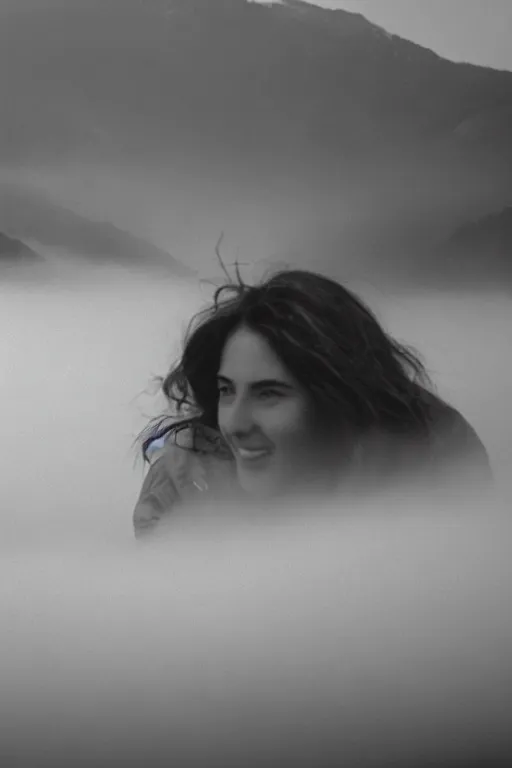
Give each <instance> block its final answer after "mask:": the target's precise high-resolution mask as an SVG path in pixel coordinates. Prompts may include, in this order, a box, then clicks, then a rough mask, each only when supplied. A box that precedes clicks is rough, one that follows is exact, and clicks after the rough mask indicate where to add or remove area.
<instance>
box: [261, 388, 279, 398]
mask: <svg viewBox="0 0 512 768" xmlns="http://www.w3.org/2000/svg"><path fill="white" fill-rule="evenodd" d="M260 397H261V398H263V399H264V400H268V399H269V398H272V397H281V392H278V391H277V389H262V390H261V392H260Z"/></svg>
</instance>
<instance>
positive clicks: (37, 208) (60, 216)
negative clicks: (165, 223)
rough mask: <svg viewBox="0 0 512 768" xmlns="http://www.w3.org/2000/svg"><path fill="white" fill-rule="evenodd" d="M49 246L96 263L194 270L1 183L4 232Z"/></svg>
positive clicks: (183, 271)
mask: <svg viewBox="0 0 512 768" xmlns="http://www.w3.org/2000/svg"><path fill="white" fill-rule="evenodd" d="M1 230H4V231H8V232H9V233H10V234H12V235H14V236H16V237H20V238H22V239H26V240H31V241H36V242H39V243H41V245H44V246H47V247H50V248H51V247H55V248H59V249H64V250H67V251H69V252H70V255H71V256H74V257H75V258H77V257H82V258H83V257H85V258H87V259H89V260H91V261H92V262H97V263H108V262H114V263H118V264H122V265H125V266H130V265H134V264H137V265H140V266H143V265H144V264H146V265H147V266H148V267H151V266H154V267H159V268H162V267H163V268H165V269H166V270H168V271H169V274H174V275H176V276H178V277H190V276H191V275H192V272H191V270H189V269H188V268H187V267H185V266H184V265H183V264H181V263H180V262H179V261H177V260H176V259H173V258H172V256H171V255H170V254H169V253H166V252H165V251H163V250H162V249H160V248H157V247H156V246H154V245H153V244H151V243H149V242H147V241H145V240H142V239H140V238H137V237H134V236H133V235H131V234H129V233H127V232H123V231H122V230H120V229H118V228H117V227H115V226H113V225H112V224H110V223H108V222H101V221H100V222H98V221H91V220H89V219H87V218H85V217H83V216H80V215H78V214H77V213H74V212H73V211H71V210H68V209H66V208H63V207H61V206H58V205H55V204H53V203H52V202H50V201H49V200H47V199H46V198H45V197H44V196H43V195H41V194H39V193H37V192H35V191H34V190H31V189H28V188H23V187H18V186H16V185H13V184H0V231H1Z"/></svg>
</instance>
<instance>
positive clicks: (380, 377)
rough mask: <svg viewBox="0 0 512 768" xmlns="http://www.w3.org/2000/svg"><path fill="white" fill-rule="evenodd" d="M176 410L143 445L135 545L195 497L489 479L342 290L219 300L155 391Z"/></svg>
mask: <svg viewBox="0 0 512 768" xmlns="http://www.w3.org/2000/svg"><path fill="white" fill-rule="evenodd" d="M163 391H164V393H165V395H166V397H167V399H168V401H169V404H170V405H171V406H173V410H174V413H173V416H172V418H164V419H160V420H158V421H157V422H156V424H155V423H153V424H151V425H150V427H149V428H148V430H147V431H146V433H144V434H143V454H144V457H145V459H146V460H147V461H148V462H149V463H150V468H149V471H148V474H147V476H146V479H145V482H144V484H143V487H142V491H141V494H140V497H139V500H138V503H137V505H136V508H135V512H134V526H135V532H136V535H137V536H139V535H142V534H143V533H144V532H147V531H148V530H152V529H154V528H155V526H156V524H157V523H159V522H162V521H164V520H165V519H168V518H169V515H170V513H171V512H172V511H173V509H175V508H176V507H177V506H178V505H182V504H183V503H184V502H187V501H190V502H192V503H198V502H199V500H200V499H217V500H224V501H227V500H233V499H234V500H240V499H245V500H249V499H255V500H258V501H259V502H261V501H262V500H264V499H275V498H277V497H283V498H285V497H290V496H292V495H293V494H296V495H298V496H302V495H303V494H304V493H306V492H310V493H313V494H318V493H319V492H334V491H336V490H338V489H340V490H342V489H346V490H351V491H354V490H359V489H361V490H368V489H370V488H371V489H375V488H379V487H382V486H384V485H389V484H391V483H394V482H396V481H398V480H401V479H407V478H409V479H419V478H421V479H422V480H425V481H428V480H430V481H433V482H435V483H436V485H438V484H440V483H442V482H443V481H444V480H445V479H448V478H450V477H454V473H455V471H456V470H457V469H462V468H467V469H468V470H470V471H471V473H472V477H473V479H475V481H479V482H480V481H487V480H489V479H490V468H489V462H488V458H487V454H486V451H485V449H484V447H483V445H482V443H481V442H480V440H479V438H478V436H477V435H476V433H475V432H474V430H473V429H472V427H471V426H470V425H469V424H468V423H467V422H466V421H465V420H464V418H463V417H462V416H461V415H460V414H459V413H458V412H457V411H456V410H454V409H453V408H452V407H450V406H448V405H447V404H446V403H444V402H442V401H441V400H440V399H439V398H438V397H436V396H435V395H434V394H433V393H432V392H431V391H429V389H428V377H427V375H426V373H425V370H424V368H423V366H422V364H421V363H420V361H419V360H418V359H417V358H416V357H415V355H414V354H413V353H412V352H411V351H409V350H408V349H406V348H405V347H404V346H402V345H400V344H398V343H397V342H396V341H394V340H393V339H392V338H391V337H390V336H389V335H388V334H387V333H386V332H385V331H384V330H383V329H382V327H381V326H380V324H379V323H378V321H377V320H376V318H375V317H374V316H373V314H372V313H371V312H370V311H369V310H368V309H367V307H366V306H365V305H364V304H363V303H362V302H361V301H360V300H359V299H358V298H357V297H356V296H355V295H354V294H352V293H351V292H349V291H348V290H347V289H345V288H344V287H343V286H341V285H340V284H339V283H337V282H335V281H333V280H330V279H328V278H327V277H324V276H321V275H319V274H315V273H311V272H306V271H300V270H290V271H284V272H280V273H278V274H276V275H275V276H273V277H272V278H270V279H269V280H267V281H265V282H263V283H261V284H260V285H257V286H247V285H244V284H243V282H242V281H241V279H240V277H239V276H238V283H235V284H229V285H225V286H222V287H221V288H218V289H217V291H216V292H215V297H214V302H213V305H212V306H211V308H209V309H207V310H206V311H204V312H202V313H200V314H199V315H198V316H196V318H195V320H193V321H192V324H191V326H190V328H189V331H188V334H187V337H186V341H185V346H184V351H183V355H182V357H181V360H179V362H178V363H177V365H176V366H175V367H174V368H173V369H172V370H171V371H170V373H169V374H168V375H167V377H166V378H165V379H164V381H163Z"/></svg>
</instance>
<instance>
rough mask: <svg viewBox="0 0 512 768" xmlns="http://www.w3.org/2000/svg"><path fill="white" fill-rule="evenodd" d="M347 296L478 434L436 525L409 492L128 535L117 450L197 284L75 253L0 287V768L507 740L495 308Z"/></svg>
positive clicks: (133, 480) (500, 313) (325, 758)
mask: <svg viewBox="0 0 512 768" xmlns="http://www.w3.org/2000/svg"><path fill="white" fill-rule="evenodd" d="M352 287H354V288H356V289H358V290H360V291H361V292H362V293H363V295H364V296H365V297H366V298H367V299H368V301H369V302H370V303H371V305H372V306H373V307H374V308H375V309H376V311H377V313H378V314H379V316H380V317H381V319H382V320H383V322H385V324H386V325H387V327H388V328H389V329H390V330H391V331H392V332H393V333H395V335H396V336H397V337H399V338H400V340H402V341H407V342H408V343H411V344H413V345H416V346H417V348H418V349H419V350H420V352H421V353H422V354H423V356H424V359H425V361H426V363H427V367H428V370H429V372H430V373H431V375H432V377H433V379H434V381H435V382H436V383H437V385H438V390H439V392H440V394H442V395H444V396H445V397H447V398H448V399H449V400H450V401H451V402H452V403H453V404H455V405H456V406H458V407H459V408H460V410H461V411H462V413H463V414H464V415H465V416H466V417H467V418H468V419H469V421H470V422H471V423H472V424H473V425H474V426H475V428H476V429H477V431H478V432H479V434H480V436H481V438H482V439H483V441H484V443H485V444H486V446H487V449H488V451H489V455H490V458H491V462H492V464H493V469H494V474H495V477H496V485H497V489H498V492H497V498H496V499H495V500H492V502H491V500H489V501H488V502H485V509H482V508H479V507H478V506H476V505H475V504H474V503H473V502H472V499H471V494H470V495H469V496H468V498H467V499H466V500H465V501H464V504H463V508H462V509H461V508H460V506H458V507H455V506H454V507H453V509H450V505H449V504H448V503H447V502H446V501H445V502H444V508H443V510H442V512H443V514H442V515H439V514H434V513H433V511H432V509H431V506H430V504H429V500H428V497H426V498H421V499H420V498H416V497H412V496H411V497H410V498H408V499H405V500H404V499H403V498H401V499H393V498H386V499H384V498H383V499H376V500H373V501H371V502H368V503H367V504H361V503H359V504H358V505H356V504H355V502H350V501H349V500H338V501H337V502H336V504H335V505H333V506H332V507H331V508H328V507H321V506H320V505H319V506H318V507H315V509H303V510H299V512H300V514H293V515H286V514H284V513H283V514H282V515H281V512H280V510H276V514H275V517H270V518H269V517H268V516H262V518H261V519H259V520H256V519H252V520H250V521H248V520H246V519H242V518H240V520H238V519H237V517H236V515H235V516H228V517H226V516H224V515H222V514H221V511H220V510H211V511H210V512H211V517H210V518H209V519H198V520H196V519H194V520H193V522H191V523H190V524H187V522H186V521H183V520H181V521H180V522H176V529H175V530H174V531H173V532H171V535H170V536H168V537H166V538H165V539H162V541H160V542H159V543H158V544H155V546H154V547H141V546H140V545H138V544H136V542H135V541H134V538H133V534H132V527H131V525H132V524H131V514H132V509H133V506H134V503H135V501H136V496H137V493H138V490H139V487H140V484H141V482H142V478H143V474H144V468H143V465H142V462H141V461H140V459H139V460H137V452H136V450H135V448H134V446H133V440H134V438H135V436H136V434H137V432H138V431H139V430H140V429H141V428H142V427H143V426H145V424H146V422H147V419H148V417H149V416H152V415H155V414H156V413H157V412H158V410H159V407H161V406H162V405H163V403H162V401H161V400H160V399H159V397H158V396H157V395H156V396H155V395H154V394H152V389H151V385H150V378H151V376H153V375H157V374H161V373H164V372H165V371H166V369H167V368H168V366H169V364H170V363H171V362H172V361H173V359H174V358H175V356H176V354H177V352H178V349H179V344H180V340H181V337H182V334H183V331H184V328H185V325H186V322H187V321H188V319H189V316H190V314H191V313H192V312H194V311H196V309H198V308H199V307H200V306H202V305H203V304H204V302H205V301H206V300H207V299H208V290H207V289H206V287H204V286H203V287H199V286H196V285H193V284H190V283H185V282H174V283H173V282H172V281H171V279H169V281H168V282H166V281H163V280H162V279H161V278H159V279H158V280H157V279H155V278H151V277H149V276H147V277H145V276H142V275H141V274H133V273H130V272H128V271H126V270H122V269H120V268H119V269H118V268H107V267H105V268H97V269H92V268H89V267H88V268H85V267H80V268H79V267H77V266H74V265H73V260H72V258H71V255H70V261H69V265H68V268H67V269H66V270H62V271H60V272H59V276H58V277H55V278H54V279H52V280H50V281H48V280H47V281H41V282H37V281H32V282H30V283H29V282H25V281H24V280H23V279H20V280H10V281H7V280H6V281H4V282H3V283H2V285H1V287H0V344H1V354H2V366H3V372H2V376H1V381H0V408H1V414H0V418H1V424H2V432H3V440H2V448H1V450H2V455H1V463H2V470H3V471H2V473H1V476H0V499H1V509H2V521H3V530H2V536H1V537H0V542H1V544H0V545H1V548H2V559H1V568H2V578H1V580H0V595H1V597H0V611H1V615H2V617H3V619H2V655H1V657H0V659H1V660H0V685H1V689H2V702H1V711H0V724H1V728H2V731H3V732H2V738H1V739H0V742H1V744H2V747H1V749H2V754H1V757H2V758H3V763H4V764H5V765H10V766H11V765H13V766H14V765H20V766H22V765H23V766H25V765H46V764H48V765H50V764H51V765H52V766H56V765H65V764H66V765H67V764H69V763H70V761H72V764H73V765H82V764H83V765H98V766H99V765H114V763H116V764H117V762H118V761H119V760H121V759H122V760H123V763H124V764H125V765H126V764H129V765H132V764H133V765H142V764H144V765H153V764H155V765H156V764H160V762H161V763H162V764H163V763H164V762H165V763H166V764H169V763H170V761H171V759H172V760H173V762H174V763H175V764H177V765H185V764H193V765H199V764H204V765H214V764H217V762H218V764H222V765H228V764H233V765H252V764H253V763H254V764H255V765H256V764H258V765H263V764H268V765H272V764H276V763H277V764H286V761H287V760H290V761H292V760H293V762H294V765H302V764H304V765H315V766H317V765H323V764H326V765H327V764H329V760H330V759H331V758H332V760H333V764H335V763H336V761H337V760H340V759H341V758H344V759H345V760H346V761H347V764H354V765H355V764H357V765H385V764H386V765H387V764H389V765H402V764H403V765H410V764H411V760H417V759H418V758H421V759H424V760H425V761H426V762H427V761H428V759H432V760H435V761H436V764H443V763H442V761H443V760H444V761H445V763H446V764H450V762H449V761H450V760H451V759H452V758H453V759H454V760H455V759H456V758H457V759H459V758H461V757H462V758H464V759H465V758H469V757H471V758H473V759H476V758H480V757H481V756H482V755H483V756H485V758H486V760H488V761H489V762H488V763H486V764H490V761H491V759H493V758H495V757H499V756H500V755H501V754H502V749H503V748H504V744H505V741H506V739H507V738H508V734H509V732H510V723H509V722H508V721H507V718H508V714H507V713H508V712H509V711H512V708H511V707H510V704H511V701H510V699H511V693H512V689H511V686H510V683H511V680H510V668H511V667H510V651H509V648H510V647H512V646H511V640H512V637H511V635H512V626H511V624H512V622H511V620H510V610H509V602H510V601H509V591H510V576H511V573H510V567H509V565H508V559H509V557H508V555H509V552H508V549H509V543H508V542H509V539H510V532H511V526H510V521H509V519H508V516H507V507H508V503H509V501H510V499H511V498H512V494H511V493H510V489H511V488H512V485H511V481H510V469H509V468H510V461H511V459H512V447H511V446H512V441H511V438H510V435H511V427H512V415H511V410H510V408H509V402H508V401H509V393H510V392H511V391H512V362H511V360H512V357H511V354H510V353H511V341H510V327H511V320H512V306H511V305H510V299H509V298H507V297H506V296H505V295H503V296H500V295H498V294H493V295H490V294H487V295H485V296H484V295H482V296H479V295H478V294H476V293H473V294H472V295H467V296H465V295H462V294H460V295H450V294H446V293H445V294H443V295H442V296H441V295H433V294H432V295H425V294H423V295H421V294H416V295H413V294H412V293H410V294H404V293H398V292H396V293H395V294H394V295H389V294H387V293H385V292H384V291H383V290H380V291H379V290H378V289H377V288H376V287H375V286H373V285H371V284H369V283H368V282H367V283H361V284H360V285H353V286H352ZM295 511H296V512H297V510H295ZM437 512H438V510H437ZM334 756H336V757H334ZM415 764H416V763H415Z"/></svg>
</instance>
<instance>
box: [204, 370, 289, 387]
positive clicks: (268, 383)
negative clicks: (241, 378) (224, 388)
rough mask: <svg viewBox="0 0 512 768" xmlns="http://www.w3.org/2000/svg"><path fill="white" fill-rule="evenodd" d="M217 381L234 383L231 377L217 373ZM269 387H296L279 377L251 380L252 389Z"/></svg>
mask: <svg viewBox="0 0 512 768" xmlns="http://www.w3.org/2000/svg"><path fill="white" fill-rule="evenodd" d="M217 381H219V382H220V381H223V382H225V383H226V384H233V382H232V381H231V379H230V378H228V377H227V376H223V375H222V374H220V373H219V374H218V375H217ZM267 387H280V388H281V389H294V387H293V385H292V384H288V382H286V381H280V380H279V379H260V380H258V381H253V382H251V388H252V389H265V388H267Z"/></svg>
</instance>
